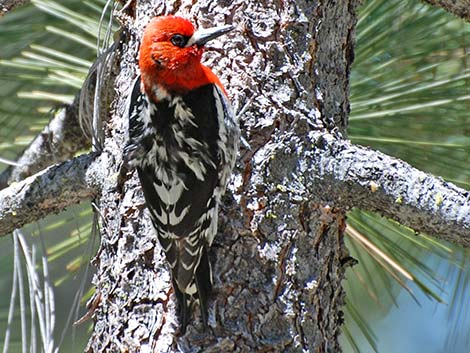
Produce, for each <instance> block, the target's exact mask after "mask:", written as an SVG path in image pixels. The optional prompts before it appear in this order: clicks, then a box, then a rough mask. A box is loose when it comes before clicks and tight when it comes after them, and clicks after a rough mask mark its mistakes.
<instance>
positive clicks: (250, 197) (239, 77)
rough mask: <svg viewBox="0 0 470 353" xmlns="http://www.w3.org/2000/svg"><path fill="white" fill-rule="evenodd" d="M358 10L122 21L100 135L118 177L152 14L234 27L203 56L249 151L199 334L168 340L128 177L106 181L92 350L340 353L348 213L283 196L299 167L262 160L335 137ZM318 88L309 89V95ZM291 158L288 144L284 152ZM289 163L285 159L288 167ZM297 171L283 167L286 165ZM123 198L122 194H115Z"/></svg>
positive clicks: (211, 9) (223, 6) (188, 6)
mask: <svg viewBox="0 0 470 353" xmlns="http://www.w3.org/2000/svg"><path fill="white" fill-rule="evenodd" d="M357 4H358V2H357V1H344V2H338V3H333V2H315V1H314V2H312V1H293V0H291V1H283V2H277V1H273V0H270V1H263V2H258V1H252V2H246V1H241V0H240V1H230V2H227V1H219V2H213V1H204V0H201V1H180V2H176V3H174V4H173V5H170V3H169V2H163V1H140V2H138V6H137V7H136V10H137V11H136V21H135V22H133V19H131V18H126V17H125V16H121V20H122V21H123V22H124V23H125V27H127V34H128V40H127V41H126V42H125V43H123V50H122V52H123V53H125V54H123V57H122V62H121V73H120V75H119V76H118V78H117V80H116V89H117V97H120V98H119V99H118V100H117V101H116V106H115V112H116V114H115V116H114V119H113V122H112V124H111V125H110V126H109V127H110V131H109V134H108V136H107V138H106V139H105V144H104V151H103V153H104V154H105V155H109V156H110V157H109V158H108V161H111V160H112V159H111V158H112V157H111V156H115V157H116V160H115V163H113V164H110V165H108V167H109V169H110V172H111V173H114V172H117V171H118V168H119V163H120V155H119V154H118V153H116V152H117V151H120V150H121V148H122V146H123V143H124V137H123V135H122V131H125V122H123V120H122V115H123V111H124V107H123V105H124V101H125V97H126V96H127V91H128V89H129V84H130V82H132V78H133V77H134V76H135V72H136V66H135V63H136V57H137V50H138V41H139V38H140V35H141V30H142V28H143V27H144V26H145V24H146V23H147V22H148V20H149V19H150V18H151V17H153V16H154V15H157V14H162V13H175V12H177V13H178V14H181V15H184V16H185V17H189V18H192V19H194V21H195V22H196V23H197V25H198V26H211V25H217V24H223V23H233V24H237V25H238V28H239V32H238V33H234V34H232V35H230V36H227V37H226V38H224V39H223V40H224V43H223V44H221V42H215V43H213V45H214V47H218V48H223V49H220V50H216V51H212V52H211V53H208V55H207V56H206V63H207V64H208V65H210V66H211V67H213V68H214V69H215V70H216V71H217V72H218V73H219V74H220V76H221V79H222V81H223V82H224V83H226V84H227V87H228V91H229V93H230V96H231V98H232V101H233V103H234V106H235V109H236V110H237V111H243V112H244V114H243V115H242V128H243V130H244V131H245V132H246V134H247V136H246V137H247V139H248V140H249V141H250V144H251V146H252V150H251V151H242V157H241V159H240V162H239V172H240V174H239V175H238V176H237V177H236V178H235V181H234V184H233V185H232V188H231V191H232V193H229V195H228V196H227V197H226V203H225V207H224V210H223V212H222V213H223V214H224V215H225V217H222V218H221V221H220V226H219V230H220V234H219V235H218V237H217V239H216V241H215V244H214V246H213V250H212V252H211V256H212V260H213V262H214V276H215V291H214V297H213V301H212V302H211V305H210V318H209V325H210V328H209V332H207V333H203V332H201V324H200V321H199V318H198V317H197V316H198V311H197V310H194V313H195V314H194V315H195V319H194V323H195V324H194V326H190V328H189V329H188V333H187V334H186V335H185V336H184V337H176V336H175V335H174V334H175V329H176V326H175V325H176V322H175V315H174V314H175V312H174V302H173V295H172V291H171V289H170V277H169V274H168V272H167V267H166V265H165V261H164V260H163V257H162V253H161V250H160V247H159V246H158V244H157V242H156V239H155V236H154V234H153V232H152V231H151V230H150V227H149V222H148V218H147V217H146V214H145V211H144V202H143V198H142V195H141V192H140V190H139V187H138V182H137V181H136V176H135V175H134V174H129V175H128V176H127V178H128V180H127V181H126V182H125V183H124V185H123V186H122V190H120V185H117V182H116V181H115V180H112V179H108V181H109V183H106V184H105V186H104V189H103V197H102V199H101V204H100V208H101V210H102V215H103V217H104V219H103V224H102V229H103V231H102V244H101V249H100V251H99V254H98V256H97V258H96V260H95V263H96V264H97V266H98V273H97V275H96V277H95V279H94V281H95V284H96V287H97V291H98V293H99V294H98V295H99V296H100V298H101V300H100V305H99V306H98V308H97V310H96V316H95V320H96V324H95V330H94V332H93V335H92V338H91V339H90V342H89V345H88V348H87V349H88V351H90V352H105V351H107V352H116V351H129V352H150V351H153V352H164V351H165V352H167V351H170V352H173V351H175V352H176V351H184V352H230V351H233V352H249V351H289V352H297V351H298V352H302V351H310V352H340V347H339V345H338V341H337V338H338V333H339V326H340V323H341V322H342V314H341V306H342V304H343V297H344V293H343V291H342V287H341V285H340V282H341V280H342V278H343V275H344V270H345V268H344V266H345V265H346V264H347V262H348V261H347V260H348V257H347V252H346V250H345V248H344V244H343V231H344V225H345V223H344V210H342V209H339V208H337V207H336V206H340V205H341V203H340V202H339V203H338V202H336V200H333V199H330V200H329V201H330V202H329V206H326V207H325V205H324V204H322V203H320V202H318V201H319V200H320V199H315V198H310V197H309V195H308V191H307V190H305V191H304V194H303V195H302V197H303V198H301V199H300V200H299V199H295V198H294V199H292V198H291V196H290V195H289V194H288V193H285V192H279V188H278V186H279V185H280V184H281V182H282V185H293V184H294V183H296V181H297V180H296V178H297V176H296V175H295V174H292V173H289V172H286V171H290V170H292V168H294V164H296V163H298V162H297V161H294V160H293V159H292V158H289V159H282V158H270V157H271V156H273V155H276V154H277V153H280V150H281V149H282V152H283V153H284V152H285V151H286V150H285V148H284V147H283V144H284V142H286V141H285V139H286V136H291V137H292V136H297V137H298V138H299V139H300V140H302V141H305V140H306V139H308V135H307V134H305V131H304V130H302V131H301V130H300V129H298V127H299V126H302V127H303V128H305V127H307V130H309V131H323V132H325V133H326V131H333V133H336V131H339V132H344V131H345V127H346V122H347V116H348V111H349V104H348V93H349V83H348V76H349V68H350V64H351V61H352V57H353V55H352V45H353V38H354V25H355V21H356V18H355V8H356V6H357ZM312 92H313V94H312ZM297 152H298V151H297V150H296V149H292V150H291V151H290V153H292V154H294V155H295V154H296V153H297ZM286 163H289V164H287V165H286ZM291 163H292V165H291ZM121 191H122V194H121Z"/></svg>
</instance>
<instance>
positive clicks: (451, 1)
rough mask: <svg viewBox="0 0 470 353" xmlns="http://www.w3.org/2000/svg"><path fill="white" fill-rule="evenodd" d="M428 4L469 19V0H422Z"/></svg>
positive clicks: (466, 19)
mask: <svg viewBox="0 0 470 353" xmlns="http://www.w3.org/2000/svg"><path fill="white" fill-rule="evenodd" d="M424 1H425V2H427V3H428V4H431V5H434V6H436V7H442V8H443V9H444V10H446V11H448V12H450V13H452V14H454V15H456V16H457V17H460V18H462V19H464V20H465V21H470V0H424Z"/></svg>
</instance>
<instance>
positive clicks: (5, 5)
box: [0, 0, 29, 16]
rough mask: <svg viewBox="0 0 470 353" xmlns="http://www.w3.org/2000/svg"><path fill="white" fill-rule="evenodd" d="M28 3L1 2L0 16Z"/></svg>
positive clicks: (18, 1) (19, 1)
mask: <svg viewBox="0 0 470 353" xmlns="http://www.w3.org/2000/svg"><path fill="white" fill-rule="evenodd" d="M27 3H29V0H1V1H0V16H3V15H5V14H6V13H7V12H9V11H11V10H13V9H15V8H16V7H18V6H22V5H24V4H27Z"/></svg>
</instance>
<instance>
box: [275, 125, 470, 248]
mask: <svg viewBox="0 0 470 353" xmlns="http://www.w3.org/2000/svg"><path fill="white" fill-rule="evenodd" d="M302 144H303V146H302ZM289 145H290V147H291V148H295V149H296V150H297V151H298V154H297V155H296V154H293V156H292V157H289V156H288V155H286V153H285V149H286V147H285V146H284V147H282V148H283V150H282V151H280V153H276V156H275V158H274V159H276V160H278V159H282V163H283V164H285V163H289V159H290V158H295V159H298V161H299V162H298V163H296V164H295V165H296V167H295V170H294V171H293V172H294V173H296V174H297V179H298V180H304V182H303V186H302V187H303V188H304V190H303V192H301V195H302V194H303V196H302V197H305V196H304V195H305V194H304V192H305V191H306V195H307V197H311V195H320V196H319V197H320V198H321V199H322V201H323V202H328V203H330V205H331V206H345V205H346V206H349V207H359V208H362V209H365V210H370V211H374V212H378V213H380V214H381V215H383V216H386V217H390V218H392V219H394V220H396V221H398V222H399V223H401V224H403V225H405V226H408V227H410V228H412V229H414V230H415V231H417V232H425V233H428V234H432V235H434V236H436V237H437V238H440V239H443V240H447V241H451V242H452V243H458V244H460V245H462V246H466V247H469V246H470V201H469V200H470V199H469V198H470V192H469V191H466V190H464V189H461V188H458V187H457V186H455V185H453V184H451V183H448V182H446V181H444V180H442V179H441V178H439V177H435V176H433V175H431V174H426V173H424V172H422V171H420V170H418V169H416V168H413V167H412V166H410V165H409V164H408V163H406V162H403V161H401V160H399V159H397V158H393V157H390V156H387V155H385V154H383V153H381V152H377V151H374V150H371V149H369V148H366V147H363V146H359V145H353V144H351V143H350V142H349V141H347V140H342V139H337V138H335V137H333V136H332V135H329V134H324V133H318V134H311V135H310V138H307V139H306V141H305V142H299V141H298V138H296V137H294V138H292V139H291V140H290V141H289ZM299 146H302V147H299ZM311 146H315V147H314V148H313V149H312V147H311ZM302 149H303V152H302ZM309 149H310V151H309ZM301 153H304V154H303V156H305V157H302V158H300V155H301ZM302 159H304V161H302ZM278 181H279V183H281V184H282V180H278ZM299 185H300V184H299ZM286 187H287V189H289V188H288V186H286ZM281 188H282V186H281ZM287 189H286V190H287ZM295 189H296V188H293V190H295ZM299 190H300V188H299ZM316 197H318V196H316ZM333 200H335V201H333Z"/></svg>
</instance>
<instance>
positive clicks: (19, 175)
mask: <svg viewBox="0 0 470 353" xmlns="http://www.w3.org/2000/svg"><path fill="white" fill-rule="evenodd" d="M89 145H90V141H89V139H88V138H86V137H85V135H84V134H83V133H82V131H81V129H80V126H79V123H78V95H77V97H76V98H75V99H74V101H73V103H72V104H70V105H68V106H65V107H63V108H61V109H59V110H58V111H57V112H56V113H55V114H54V117H53V118H52V120H51V121H50V122H49V124H48V125H47V126H46V127H45V128H44V129H43V130H42V132H41V133H40V134H39V135H38V136H36V138H35V139H34V140H33V142H31V144H30V145H29V147H28V148H27V149H26V150H25V151H24V152H23V154H22V155H21V157H20V158H19V159H18V160H17V162H18V163H19V164H20V166H10V167H9V168H7V169H6V170H5V171H4V172H3V173H1V174H0V190H1V189H4V188H6V187H7V186H8V184H9V183H10V182H13V181H19V180H22V179H24V178H27V177H28V176H30V175H33V174H35V173H37V172H39V171H40V170H42V169H44V168H46V167H48V166H50V165H51V164H54V163H59V162H63V161H65V160H68V159H70V158H72V157H73V156H74V155H75V153H77V152H78V151H79V150H81V149H83V148H86V147H89Z"/></svg>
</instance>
